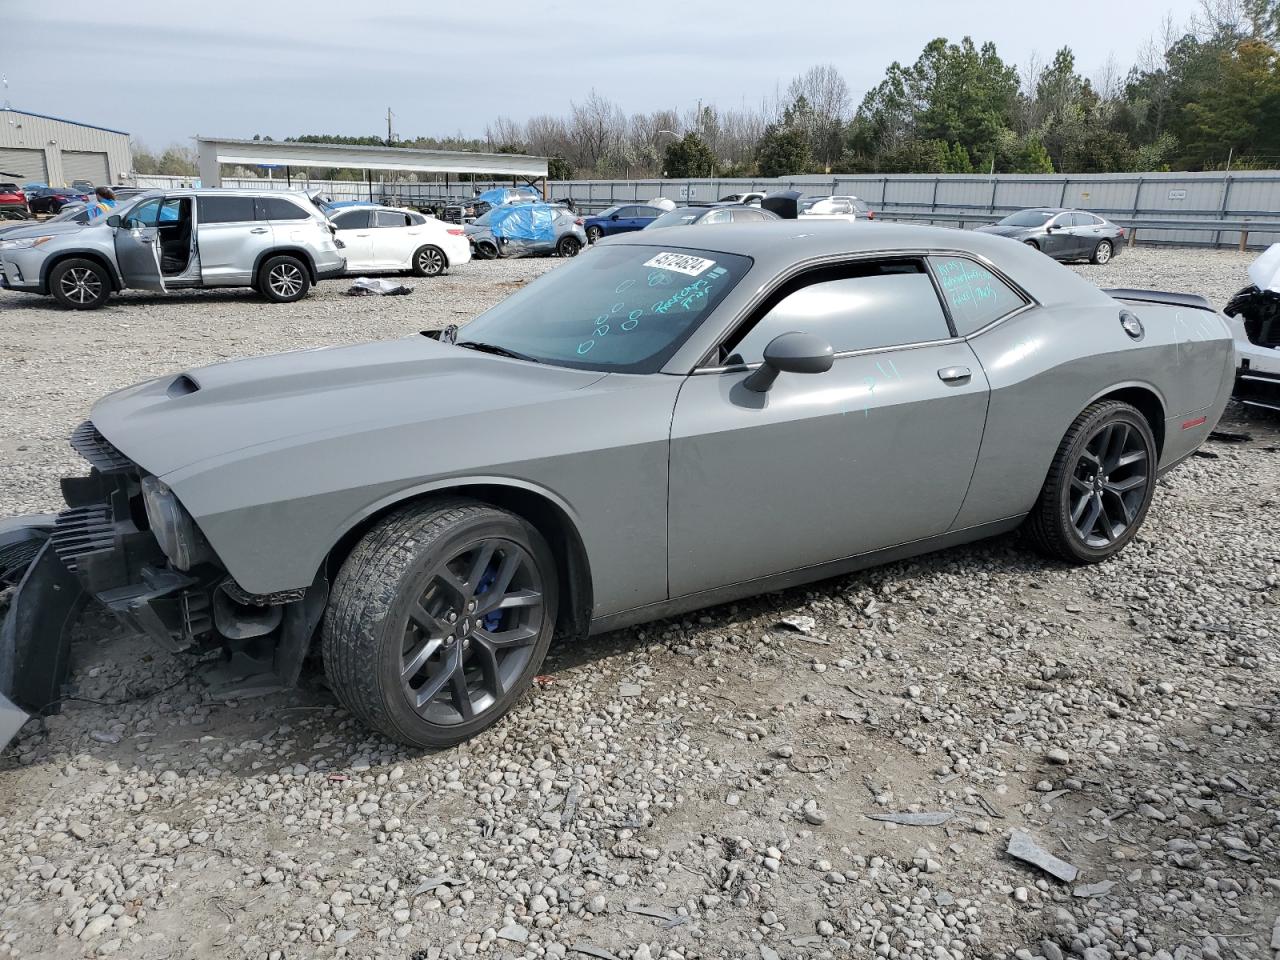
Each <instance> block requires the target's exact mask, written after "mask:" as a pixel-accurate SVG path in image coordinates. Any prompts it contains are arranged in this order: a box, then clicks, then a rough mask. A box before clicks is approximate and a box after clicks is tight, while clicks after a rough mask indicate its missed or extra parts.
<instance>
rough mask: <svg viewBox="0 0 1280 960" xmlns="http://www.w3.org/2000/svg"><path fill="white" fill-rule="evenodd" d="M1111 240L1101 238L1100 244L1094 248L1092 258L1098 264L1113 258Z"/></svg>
mask: <svg viewBox="0 0 1280 960" xmlns="http://www.w3.org/2000/svg"><path fill="white" fill-rule="evenodd" d="M1111 254H1112V249H1111V241H1110V240H1099V241H1098V245H1097V246H1096V247H1094V248H1093V256H1092V257H1090V259H1091V260H1092V261H1093V262H1094V263H1097V264H1103V263H1107V262H1108V261H1110V260H1111Z"/></svg>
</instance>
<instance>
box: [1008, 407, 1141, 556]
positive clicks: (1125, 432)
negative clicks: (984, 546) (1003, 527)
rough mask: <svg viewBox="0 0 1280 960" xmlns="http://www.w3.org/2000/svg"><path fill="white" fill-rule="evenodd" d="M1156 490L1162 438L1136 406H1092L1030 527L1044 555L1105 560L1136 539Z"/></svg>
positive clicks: (1070, 438) (1061, 450)
mask: <svg viewBox="0 0 1280 960" xmlns="http://www.w3.org/2000/svg"><path fill="white" fill-rule="evenodd" d="M1155 488H1156V443H1155V438H1154V437H1153V436H1152V433H1151V427H1150V426H1149V425H1148V424H1147V420H1146V417H1144V416H1143V415H1142V414H1141V413H1140V412H1139V411H1138V410H1137V409H1136V408H1134V407H1132V406H1130V405H1129V404H1127V403H1123V402H1121V401H1118V400H1109V401H1101V402H1099V403H1094V404H1091V405H1090V406H1088V407H1086V408H1085V410H1084V412H1083V413H1081V414H1080V416H1078V417H1076V419H1075V422H1074V423H1072V424H1071V428H1070V429H1069V430H1067V433H1066V436H1064V437H1063V438H1062V443H1061V444H1060V445H1059V446H1058V453H1057V455H1056V456H1055V457H1054V459H1053V464H1052V466H1050V468H1049V475H1048V477H1046V478H1045V483H1044V487H1043V489H1041V491H1040V498H1039V499H1038V500H1037V501H1036V505H1035V506H1034V507H1033V508H1032V510H1031V513H1030V515H1029V516H1028V517H1027V524H1026V526H1027V532H1028V534H1029V535H1030V537H1031V540H1032V542H1033V543H1034V544H1035V546H1036V547H1037V548H1038V549H1039V550H1041V551H1042V552H1043V553H1046V554H1048V555H1049V556H1052V557H1057V558H1058V559H1060V560H1066V561H1067V562H1068V563H1078V564H1085V563H1100V562H1102V561H1103V560H1107V559H1109V558H1111V557H1113V556H1115V555H1116V554H1117V553H1119V552H1120V551H1121V550H1122V549H1124V546H1125V544H1127V543H1128V542H1129V541H1130V540H1132V539H1133V537H1134V535H1135V534H1137V532H1138V529H1139V528H1140V527H1141V526H1142V521H1143V520H1144V519H1145V518H1146V515H1147V509H1148V508H1149V507H1150V506H1151V497H1152V494H1153V493H1154V492H1155Z"/></svg>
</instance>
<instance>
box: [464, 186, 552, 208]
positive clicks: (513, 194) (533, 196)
mask: <svg viewBox="0 0 1280 960" xmlns="http://www.w3.org/2000/svg"><path fill="white" fill-rule="evenodd" d="M541 199H542V195H541V194H540V193H538V190H537V188H536V187H494V188H493V189H492V190H486V191H485V192H484V193H482V194H480V196H478V197H476V198H475V200H474V201H472V202H474V203H479V202H481V201H483V202H484V203H487V204H489V206H491V207H500V206H502V205H503V204H504V203H511V202H512V201H515V200H541Z"/></svg>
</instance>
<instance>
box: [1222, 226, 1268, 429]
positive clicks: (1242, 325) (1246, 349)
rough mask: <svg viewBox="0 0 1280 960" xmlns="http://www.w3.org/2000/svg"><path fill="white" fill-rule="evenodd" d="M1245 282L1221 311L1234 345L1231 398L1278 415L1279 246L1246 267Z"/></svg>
mask: <svg viewBox="0 0 1280 960" xmlns="http://www.w3.org/2000/svg"><path fill="white" fill-rule="evenodd" d="M1249 279H1250V280H1252V281H1253V283H1252V284H1251V285H1250V286H1247V287H1245V288H1244V289H1243V290H1241V291H1240V292H1239V293H1237V294H1236V295H1235V296H1234V297H1232V298H1231V300H1230V302H1229V303H1228V304H1227V306H1226V308H1225V309H1224V310H1223V313H1225V314H1226V315H1227V318H1228V319H1227V323H1228V324H1229V325H1230V327H1231V334H1232V336H1233V337H1234V338H1235V345H1236V386H1235V391H1234V393H1233V396H1234V397H1235V398H1236V399H1237V400H1239V401H1240V402H1241V403H1243V404H1245V405H1246V406H1250V407H1260V408H1262V409H1266V410H1274V411H1276V412H1278V413H1280V243H1276V244H1272V245H1271V246H1270V247H1268V248H1267V250H1266V252H1265V253H1263V254H1262V256H1260V257H1259V258H1258V259H1257V260H1255V261H1254V262H1253V263H1252V264H1251V265H1250V267H1249Z"/></svg>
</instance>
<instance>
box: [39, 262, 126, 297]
mask: <svg viewBox="0 0 1280 960" xmlns="http://www.w3.org/2000/svg"><path fill="white" fill-rule="evenodd" d="M49 293H50V294H51V295H52V296H53V299H54V300H56V301H57V302H58V303H59V304H60V305H61V306H63V307H66V308H67V309H68V310H96V309H98V307H100V306H102V305H103V304H104V303H106V302H107V298H108V297H110V296H111V277H110V275H109V274H108V273H107V268H106V267H104V266H103V265H102V264H100V263H98V262H97V261H96V260H85V259H81V258H72V259H70V260H63V261H62V262H60V263H58V264H56V265H55V266H54V268H53V269H52V270H50V271H49Z"/></svg>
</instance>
